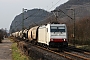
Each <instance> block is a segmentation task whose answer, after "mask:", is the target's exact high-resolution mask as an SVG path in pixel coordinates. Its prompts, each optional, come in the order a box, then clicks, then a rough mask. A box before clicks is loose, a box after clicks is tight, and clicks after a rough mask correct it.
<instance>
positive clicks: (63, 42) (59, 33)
mask: <svg viewBox="0 0 90 60" xmlns="http://www.w3.org/2000/svg"><path fill="white" fill-rule="evenodd" d="M11 35H12V36H14V37H16V38H20V39H24V40H28V41H30V42H33V43H35V44H41V45H45V46H49V47H53V48H60V47H67V46H68V39H67V27H66V25H65V24H46V25H42V26H34V27H32V28H30V29H28V30H27V29H25V30H21V31H18V32H15V33H12V34H11Z"/></svg>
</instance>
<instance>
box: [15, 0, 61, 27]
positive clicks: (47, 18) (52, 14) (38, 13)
mask: <svg viewBox="0 0 90 60" xmlns="http://www.w3.org/2000/svg"><path fill="white" fill-rule="evenodd" d="M60 1H61V0H59V1H58V2H57V3H55V4H54V5H53V6H52V7H50V8H49V10H50V9H51V8H53V7H54V6H55V5H56V4H58V3H59V2H60ZM37 12H38V11H37ZM37 12H35V13H34V14H31V15H30V16H28V17H26V18H24V20H26V19H28V18H29V17H32V16H33V15H37V14H39V12H38V13H37ZM52 15H53V14H52ZM52 15H50V16H48V17H47V18H45V19H43V20H41V21H45V20H46V19H48V18H49V17H51V16H52ZM34 18H35V17H34ZM34 18H33V19H34ZM41 21H39V22H41ZM39 22H38V23H39ZM33 23H35V24H36V25H38V24H37V23H36V22H33ZM18 25H21V23H19V24H18ZM18 25H17V26H18ZM17 26H15V28H16V27H17Z"/></svg>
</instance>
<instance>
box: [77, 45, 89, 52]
mask: <svg viewBox="0 0 90 60" xmlns="http://www.w3.org/2000/svg"><path fill="white" fill-rule="evenodd" d="M77 48H80V49H85V50H89V51H90V45H82V46H77Z"/></svg>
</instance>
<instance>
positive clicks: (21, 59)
mask: <svg viewBox="0 0 90 60" xmlns="http://www.w3.org/2000/svg"><path fill="white" fill-rule="evenodd" d="M12 59H13V60H32V59H30V58H28V57H27V56H25V55H23V54H21V52H20V51H19V49H18V48H17V44H16V43H13V44H12Z"/></svg>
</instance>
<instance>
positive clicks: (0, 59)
mask: <svg viewBox="0 0 90 60" xmlns="http://www.w3.org/2000/svg"><path fill="white" fill-rule="evenodd" d="M11 45H12V43H11V42H10V40H9V39H7V38H5V39H4V40H2V43H0V60H12V49H11Z"/></svg>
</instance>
